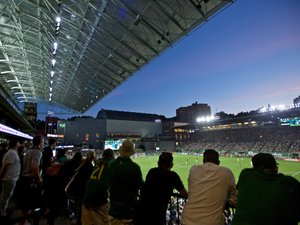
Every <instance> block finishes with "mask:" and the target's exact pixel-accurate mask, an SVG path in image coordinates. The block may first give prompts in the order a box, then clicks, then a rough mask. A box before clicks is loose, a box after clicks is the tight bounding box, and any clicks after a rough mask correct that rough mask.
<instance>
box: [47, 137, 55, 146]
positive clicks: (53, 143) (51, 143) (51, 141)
mask: <svg viewBox="0 0 300 225" xmlns="http://www.w3.org/2000/svg"><path fill="white" fill-rule="evenodd" d="M55 144H56V140H55V139H54V138H51V139H49V141H48V145H49V146H51V147H54V145H55Z"/></svg>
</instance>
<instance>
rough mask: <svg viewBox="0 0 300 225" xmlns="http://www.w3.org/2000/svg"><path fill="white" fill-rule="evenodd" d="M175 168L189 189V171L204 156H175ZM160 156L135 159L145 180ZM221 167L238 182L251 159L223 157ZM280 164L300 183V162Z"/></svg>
mask: <svg viewBox="0 0 300 225" xmlns="http://www.w3.org/2000/svg"><path fill="white" fill-rule="evenodd" d="M173 156H174V167H173V168H172V170H173V171H176V172H177V173H178V174H179V176H180V178H181V180H182V182H183V183H184V185H185V187H186V188H187V179H188V175H189V170H190V168H191V166H193V165H195V164H202V156H194V155H176V154H174V155H173ZM157 160H158V156H144V157H137V158H135V159H134V161H135V162H136V163H138V164H139V165H140V167H141V169H142V173H143V177H144V178H145V177H146V175H147V173H148V171H149V169H151V168H153V167H156V166H157ZM220 161H221V164H220V165H221V166H225V167H228V168H230V169H231V170H232V172H233V174H234V176H235V180H236V182H237V181H238V177H239V174H240V172H241V171H242V169H244V168H251V167H252V166H251V158H242V159H237V158H235V157H232V158H231V157H221V158H220ZM277 162H278V163H279V165H278V168H279V172H280V173H283V174H285V175H290V176H293V177H294V178H296V179H297V180H299V181H300V163H299V162H289V161H284V160H277Z"/></svg>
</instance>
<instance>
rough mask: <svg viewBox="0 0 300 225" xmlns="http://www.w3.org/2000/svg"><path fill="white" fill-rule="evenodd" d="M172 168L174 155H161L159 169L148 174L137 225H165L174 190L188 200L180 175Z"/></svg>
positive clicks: (153, 169) (154, 169) (140, 200)
mask: <svg viewBox="0 0 300 225" xmlns="http://www.w3.org/2000/svg"><path fill="white" fill-rule="evenodd" d="M172 167H173V156H172V153H169V152H163V153H161V155H160V156H159V160H158V167H156V168H152V169H150V170H149V172H148V174H147V177H146V181H145V184H144V186H143V188H142V191H141V196H140V199H139V204H138V207H137V210H136V211H137V221H136V222H135V224H139V225H153V224H155V225H165V224H166V211H167V207H168V202H169V201H170V199H171V195H172V194H173V190H174V189H176V190H177V191H178V192H179V193H180V194H181V195H182V197H184V198H187V191H186V189H185V188H184V185H183V183H182V181H181V179H180V177H179V176H178V174H177V173H176V172H174V171H171V168H172Z"/></svg>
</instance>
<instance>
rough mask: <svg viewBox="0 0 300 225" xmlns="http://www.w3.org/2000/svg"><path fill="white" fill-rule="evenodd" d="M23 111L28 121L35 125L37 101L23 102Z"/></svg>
mask: <svg viewBox="0 0 300 225" xmlns="http://www.w3.org/2000/svg"><path fill="white" fill-rule="evenodd" d="M23 113H24V115H25V117H26V119H27V120H28V121H29V123H30V124H31V125H32V126H33V127H35V124H36V119H37V103H32V102H25V103H24V108H23Z"/></svg>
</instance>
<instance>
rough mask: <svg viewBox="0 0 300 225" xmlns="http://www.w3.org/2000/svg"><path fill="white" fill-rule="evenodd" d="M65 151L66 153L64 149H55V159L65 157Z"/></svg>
mask: <svg viewBox="0 0 300 225" xmlns="http://www.w3.org/2000/svg"><path fill="white" fill-rule="evenodd" d="M66 151H67V150H66V149H64V148H59V149H57V155H56V157H57V158H62V157H65V154H66Z"/></svg>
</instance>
